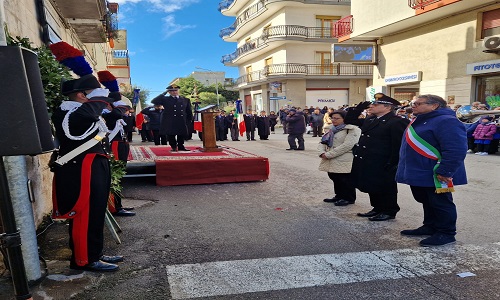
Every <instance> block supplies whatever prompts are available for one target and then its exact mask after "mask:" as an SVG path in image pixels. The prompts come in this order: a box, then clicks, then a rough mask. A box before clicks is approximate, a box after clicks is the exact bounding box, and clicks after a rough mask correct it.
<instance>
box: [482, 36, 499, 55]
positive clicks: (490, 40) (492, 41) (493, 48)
mask: <svg viewBox="0 0 500 300" xmlns="http://www.w3.org/2000/svg"><path fill="white" fill-rule="evenodd" d="M483 52H486V53H494V52H500V35H492V36H487V37H485V38H484V39H483Z"/></svg>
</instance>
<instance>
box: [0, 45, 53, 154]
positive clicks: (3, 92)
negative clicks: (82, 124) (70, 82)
mask: <svg viewBox="0 0 500 300" xmlns="http://www.w3.org/2000/svg"><path fill="white" fill-rule="evenodd" d="M0 103H1V104H2V107H3V113H2V116H0V156H9V155H36V154H41V153H44V152H50V151H52V150H54V139H53V137H52V131H51V127H50V123H49V115H48V112H47V104H46V102H45V95H44V92H43V86H42V80H41V77H40V68H39V67H38V58H37V55H36V54H35V53H34V52H33V51H30V50H28V49H25V48H22V47H17V46H0Z"/></svg>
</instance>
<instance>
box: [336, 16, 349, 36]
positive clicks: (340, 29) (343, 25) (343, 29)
mask: <svg viewBox="0 0 500 300" xmlns="http://www.w3.org/2000/svg"><path fill="white" fill-rule="evenodd" d="M333 27H334V30H333V31H334V34H335V37H336V38H339V37H341V36H345V35H348V34H351V33H352V29H353V17H352V15H350V16H347V17H344V18H342V19H340V20H338V21H337V22H335V24H334V25H333Z"/></svg>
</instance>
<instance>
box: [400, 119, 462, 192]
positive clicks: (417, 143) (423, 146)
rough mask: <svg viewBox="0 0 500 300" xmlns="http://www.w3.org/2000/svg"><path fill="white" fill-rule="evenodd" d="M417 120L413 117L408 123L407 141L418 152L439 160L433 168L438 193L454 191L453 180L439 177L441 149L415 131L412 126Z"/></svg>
mask: <svg viewBox="0 0 500 300" xmlns="http://www.w3.org/2000/svg"><path fill="white" fill-rule="evenodd" d="M415 120H416V119H413V121H411V123H410V124H409V125H408V128H407V129H406V133H405V139H406V142H407V143H408V145H410V147H411V148H412V149H413V150H415V151H416V152H417V153H418V154H420V155H422V156H425V157H427V158H429V159H432V160H437V163H436V165H435V166H434V169H433V173H434V175H433V177H434V185H435V186H436V193H438V194H439V193H449V192H454V191H455V188H454V187H453V182H452V181H450V182H444V181H439V179H438V178H437V174H436V170H437V168H438V167H439V164H440V163H441V153H439V151H438V150H437V149H436V148H435V147H434V146H432V145H431V144H429V143H427V142H426V141H425V140H424V139H422V138H421V137H420V136H419V135H418V134H417V133H416V132H415V129H414V128H413V127H412V126H411V124H413V122H414V121H415Z"/></svg>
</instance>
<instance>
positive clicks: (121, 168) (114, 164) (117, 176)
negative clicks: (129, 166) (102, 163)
mask: <svg viewBox="0 0 500 300" xmlns="http://www.w3.org/2000/svg"><path fill="white" fill-rule="evenodd" d="M109 163H110V165H111V192H112V193H113V194H115V195H118V196H120V197H122V198H123V196H122V178H123V176H125V174H126V163H125V162H124V161H121V160H116V159H115V158H114V157H111V158H110V160H109Z"/></svg>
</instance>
